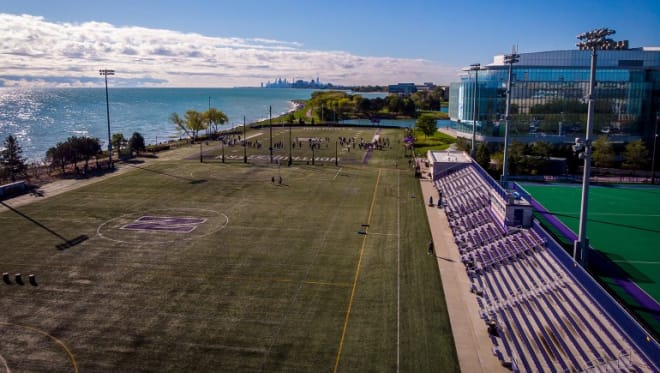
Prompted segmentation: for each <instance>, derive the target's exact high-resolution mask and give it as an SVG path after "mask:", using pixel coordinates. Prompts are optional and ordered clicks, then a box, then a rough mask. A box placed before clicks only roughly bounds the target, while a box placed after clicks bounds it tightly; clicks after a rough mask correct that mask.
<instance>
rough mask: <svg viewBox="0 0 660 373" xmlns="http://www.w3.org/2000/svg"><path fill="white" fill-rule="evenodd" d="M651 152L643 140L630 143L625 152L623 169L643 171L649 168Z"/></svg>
mask: <svg viewBox="0 0 660 373" xmlns="http://www.w3.org/2000/svg"><path fill="white" fill-rule="evenodd" d="M648 159H649V150H648V149H646V145H644V142H643V141H642V140H637V141H633V142H629V143H628V144H626V149H625V150H624V152H623V168H626V169H629V170H642V169H645V168H646V167H647V166H648V163H649V162H648Z"/></svg>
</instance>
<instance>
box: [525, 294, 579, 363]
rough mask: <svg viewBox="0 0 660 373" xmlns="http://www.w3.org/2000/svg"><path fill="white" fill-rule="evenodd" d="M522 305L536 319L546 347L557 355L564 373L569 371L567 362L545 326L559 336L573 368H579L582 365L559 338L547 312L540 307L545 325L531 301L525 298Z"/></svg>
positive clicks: (560, 343)
mask: <svg viewBox="0 0 660 373" xmlns="http://www.w3.org/2000/svg"><path fill="white" fill-rule="evenodd" d="M521 304H522V305H524V307H525V308H527V310H528V312H527V313H526V314H527V315H531V316H532V318H533V319H534V321H535V322H536V325H538V327H539V330H540V331H541V334H542V335H543V338H545V344H544V345H545V346H548V347H549V348H550V351H551V352H552V354H553V355H555V360H557V361H558V362H559V365H560V366H561V367H562V369H563V370H564V371H568V370H569V367H568V365H567V364H566V362H565V361H564V359H563V358H562V354H561V353H560V351H559V350H557V346H555V344H554V343H553V339H552V338H550V335H549V334H548V331H547V330H546V328H545V325H549V326H550V329H552V331H553V332H554V333H555V334H557V337H558V338H557V342H558V343H559V345H560V346H561V347H562V349H563V350H564V351H565V353H566V356H568V358H569V360H571V363H572V364H573V367H574V368H579V367H580V363H578V361H577V360H576V359H575V356H573V354H572V353H571V350H569V349H568V346H566V344H565V343H564V341H563V340H562V339H561V338H559V335H558V333H557V332H556V329H555V328H554V326H553V325H552V324H551V323H550V322H549V321H550V320H549V319H548V317H547V315H546V314H545V310H543V309H542V308H540V307H539V309H540V310H541V314H542V315H543V317H544V318H545V320H546V322H545V323H544V322H543V321H541V319H539V317H538V315H537V314H536V312H534V309H533V308H532V306H531V305H530V304H529V301H528V300H527V299H526V298H523V301H522V303H521ZM537 306H538V305H537Z"/></svg>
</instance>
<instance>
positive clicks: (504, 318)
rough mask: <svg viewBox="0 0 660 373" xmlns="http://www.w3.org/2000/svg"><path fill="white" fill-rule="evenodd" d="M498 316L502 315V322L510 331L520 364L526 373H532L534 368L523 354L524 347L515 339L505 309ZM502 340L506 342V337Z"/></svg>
mask: <svg viewBox="0 0 660 373" xmlns="http://www.w3.org/2000/svg"><path fill="white" fill-rule="evenodd" d="M498 314H499V315H500V317H499V319H501V320H502V322H503V323H504V325H505V326H506V328H507V330H509V331H510V332H509V335H510V336H511V344H513V346H514V349H515V351H517V352H518V353H517V356H518V358H519V359H520V362H521V363H522V366H523V368H524V371H525V372H531V371H532V367H530V366H529V362H528V361H527V357H526V355H525V354H524V353H523V347H522V346H521V345H520V342H519V341H518V338H515V333H514V332H513V328H512V327H511V323H510V322H509V319H508V318H507V316H506V313H505V312H504V309H500V310H499V313H498ZM502 339H503V340H504V339H505V337H504V336H503V337H502ZM537 366H538V365H537Z"/></svg>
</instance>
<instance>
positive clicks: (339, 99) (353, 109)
mask: <svg viewBox="0 0 660 373" xmlns="http://www.w3.org/2000/svg"><path fill="white" fill-rule="evenodd" d="M443 93H444V91H443V90H442V88H439V87H438V88H436V89H434V90H432V91H419V92H415V93H413V94H412V95H410V96H406V97H403V96H398V95H388V96H386V97H376V98H372V99H369V98H364V97H362V96H361V95H359V94H357V95H350V94H348V93H346V92H341V91H317V92H314V93H312V97H311V99H310V100H309V103H308V104H309V105H311V106H312V108H313V110H314V115H315V116H316V117H318V118H320V119H321V121H322V122H326V121H334V120H341V119H344V118H356V117H357V118H371V117H378V116H385V117H395V116H406V117H416V116H417V112H418V111H420V110H436V111H437V110H440V106H441V104H442V97H443Z"/></svg>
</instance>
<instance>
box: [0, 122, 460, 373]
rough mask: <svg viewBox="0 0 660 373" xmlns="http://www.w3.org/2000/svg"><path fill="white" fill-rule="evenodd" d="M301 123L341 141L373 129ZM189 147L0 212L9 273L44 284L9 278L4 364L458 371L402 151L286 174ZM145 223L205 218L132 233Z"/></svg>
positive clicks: (3, 259)
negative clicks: (184, 228)
mask: <svg viewBox="0 0 660 373" xmlns="http://www.w3.org/2000/svg"><path fill="white" fill-rule="evenodd" d="M358 131H360V133H358ZM260 132H263V130H261V131H260ZM308 132H309V133H311V134H312V135H313V136H321V135H323V136H328V137H332V138H331V139H330V143H332V144H334V140H335V137H336V136H337V135H339V134H341V135H342V136H358V137H359V136H360V135H361V134H363V135H364V136H365V138H366V137H367V136H368V137H369V139H370V138H371V136H373V133H374V130H373V129H368V130H361V129H356V130H347V129H343V130H337V129H333V130H332V131H330V130H320V131H319V132H315V131H308ZM382 134H383V135H384V136H388V137H390V138H391V139H392V141H393V142H396V141H400V139H401V134H402V131H400V130H385V131H383V133H382ZM294 136H295V135H294ZM195 149H196V148H192V152H189V153H190V154H192V155H193V157H192V158H190V157H189V156H186V157H184V158H186V159H188V160H171V161H170V160H168V161H164V160H162V159H167V157H166V156H165V155H160V156H159V157H160V158H161V160H160V161H155V162H153V163H150V164H146V165H139V164H138V165H135V170H133V171H130V172H129V173H127V174H125V175H120V176H116V177H113V178H110V179H108V180H104V181H101V182H99V183H96V184H93V185H90V186H88V187H84V188H81V189H78V190H75V191H72V192H68V193H64V194H61V195H58V196H54V197H51V198H48V199H45V200H43V201H40V202H36V203H33V204H30V205H26V206H22V207H18V208H16V209H14V210H13V211H5V212H2V213H0V237H2V250H0V272H10V273H12V274H14V273H16V272H21V273H24V274H27V273H35V274H36V276H37V281H38V283H39V286H37V287H33V286H30V285H28V284H26V285H23V286H19V285H16V284H12V285H5V284H3V283H0V307H1V308H2V310H3V312H2V313H0V330H1V331H2V332H1V334H0V335H2V338H0V354H1V355H2V357H3V358H4V360H6V361H7V364H8V366H9V367H10V368H11V370H12V371H73V369H72V368H73V365H74V364H76V365H77V367H78V369H79V370H80V371H81V372H86V371H132V372H135V371H145V372H146V371H227V372H230V371H264V372H266V371H332V370H333V369H334V368H335V366H337V367H338V371H356V372H357V371H359V372H362V371H394V370H396V368H397V356H399V364H400V365H399V367H400V370H401V371H407V372H424V371H428V372H430V371H437V370H438V369H439V367H442V369H443V370H444V371H458V362H457V358H456V352H455V349H454V343H453V338H452V335H451V330H450V327H449V320H448V315H447V311H446V306H445V302H444V297H443V294H442V285H441V283H440V281H439V275H438V268H437V265H436V263H435V261H434V260H432V259H430V258H429V257H428V255H426V250H425V243H426V242H428V240H429V239H430V233H429V230H428V224H427V221H426V215H425V211H424V205H423V202H422V198H421V191H420V187H419V182H418V180H416V179H415V178H414V177H413V173H412V170H410V169H402V168H395V166H394V163H395V162H397V163H399V164H403V163H405V159H404V158H402V156H403V150H402V148H398V147H393V148H392V149H389V150H386V151H376V152H374V154H373V156H372V158H371V159H370V161H369V164H367V165H363V164H361V162H360V159H361V155H360V154H358V152H357V151H356V152H354V154H355V158H354V160H353V161H352V162H351V161H350V160H349V159H348V156H347V154H348V151H346V156H345V158H343V159H344V160H345V161H346V163H341V164H340V165H339V167H334V164H332V163H331V162H322V164H317V165H315V166H312V165H307V164H306V162H305V161H300V162H296V163H294V165H293V166H292V167H290V168H289V167H285V166H281V167H277V166H275V165H269V164H268V163H264V162H257V161H251V163H250V164H247V165H244V164H242V162H241V161H242V159H241V160H237V159H232V160H231V161H229V160H228V162H227V163H225V164H222V163H219V162H218V161H214V162H205V163H200V162H199V160H195V159H194V154H195V152H194V150H195ZM214 149H215V150H214ZM226 150H227V151H231V149H229V148H227V149H226ZM238 150H240V151H241V152H242V148H241V149H238ZM208 151H209V152H212V151H217V147H216V148H214V145H212V144H211V145H209V147H208ZM253 151H254V153H253V154H256V153H258V151H257V150H253ZM324 151H327V152H330V151H332V152H333V153H334V149H331V150H324ZM351 152H353V150H352V149H351ZM176 154H178V153H176ZM259 154H260V155H268V150H267V146H265V147H263V148H262V149H261V152H260V153H259ZM310 155H311V154H309V155H306V156H308V157H309V156H310ZM211 156H212V155H210V154H209V157H211ZM300 156H301V157H302V156H305V155H304V154H300ZM273 176H275V177H278V176H282V178H283V184H282V185H278V183H277V182H276V183H274V184H273V183H272V182H271V178H272V177H273ZM411 197H416V198H411ZM145 215H158V216H179V217H180V216H197V217H203V218H205V219H206V221H205V222H204V223H203V224H200V225H199V226H198V227H197V228H196V229H195V230H194V231H192V232H191V233H188V234H181V233H166V232H160V233H156V232H145V231H129V230H126V229H122V227H123V226H124V225H125V224H127V223H131V222H133V221H134V220H135V219H137V218H139V217H141V216H145ZM362 224H369V226H368V227H363V226H362ZM364 230H366V232H367V234H366V235H363V234H359V233H358V232H359V231H364ZM76 237H81V238H83V239H84V238H85V237H87V239H86V240H84V241H83V242H82V243H80V244H78V245H75V246H72V247H70V248H66V249H64V250H58V249H57V248H56V246H57V245H59V244H61V243H63V239H66V240H70V239H73V238H76ZM398 299H400V303H399V301H398ZM349 311H350V312H349ZM67 351H68V352H70V355H69V353H67ZM397 351H399V353H397Z"/></svg>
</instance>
